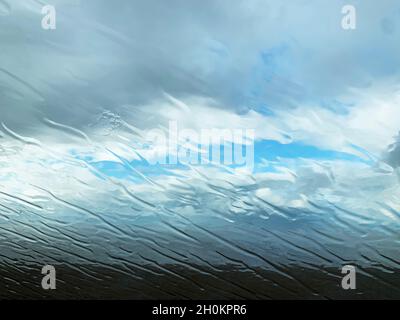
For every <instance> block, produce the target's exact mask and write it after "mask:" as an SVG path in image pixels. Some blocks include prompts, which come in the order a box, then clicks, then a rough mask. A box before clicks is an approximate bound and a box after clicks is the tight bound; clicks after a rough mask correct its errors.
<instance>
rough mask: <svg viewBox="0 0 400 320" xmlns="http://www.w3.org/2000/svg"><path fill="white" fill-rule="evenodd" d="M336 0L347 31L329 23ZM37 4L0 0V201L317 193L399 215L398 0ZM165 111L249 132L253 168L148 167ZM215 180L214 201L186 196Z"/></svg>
mask: <svg viewBox="0 0 400 320" xmlns="http://www.w3.org/2000/svg"><path fill="white" fill-rule="evenodd" d="M349 3H350V4H351V5H353V6H354V7H355V8H356V13H357V25H356V29H355V30H344V29H343V28H342V25H341V21H342V18H343V14H342V12H341V10H342V7H343V6H344V5H346V4H349ZM46 4H52V5H54V6H55V8H56V12H57V27H56V29H55V30H43V29H42V28H41V20H42V18H43V15H42V13H41V9H42V7H43V5H44V2H42V1H39V0H36V1H35V0H29V1H28V0H26V1H25V0H24V1H22V0H21V1H8V0H0V46H1V50H0V122H1V127H0V151H1V154H0V167H1V171H0V188H1V190H4V192H6V193H7V194H8V195H6V194H4V193H3V194H1V197H2V198H4V199H5V200H4V201H8V200H9V198H10V196H9V195H13V196H15V197H18V199H20V200H18V201H19V202H20V203H22V204H23V205H27V203H33V204H39V205H40V206H44V207H45V208H46V210H50V211H51V210H54V207H52V205H51V203H52V202H51V201H55V202H57V201H58V200H57V199H62V201H67V202H68V203H73V204H74V203H75V204H76V203H79V204H80V207H83V208H93V209H95V210H100V211H102V210H103V209H104V210H106V208H109V207H110V206H111V205H110V203H113V204H116V203H118V204H119V205H121V204H122V203H125V202H126V198H124V197H128V196H127V195H129V197H128V198H129V199H130V201H132V203H133V204H134V205H133V206H137V209H136V210H137V211H139V212H140V211H141V210H142V211H143V212H153V213H154V212H155V211H156V209H157V210H159V209H160V208H162V207H165V206H168V204H170V203H174V205H175V206H176V208H181V209H182V210H184V212H186V211H185V210H188V209H187V207H185V205H184V203H186V202H185V201H187V202H188V203H189V204H190V203H191V202H190V201H189V200H188V199H187V197H189V196H188V194H194V195H197V197H198V199H197V201H199V202H200V203H201V204H202V205H203V209H202V211H201V210H200V209H199V210H200V211H201V212H202V213H203V214H204V212H206V211H207V212H208V213H207V214H210V215H212V212H224V215H225V214H227V215H229V214H232V215H233V216H234V217H237V215H240V214H241V213H243V214H244V213H246V214H247V213H249V212H250V211H251V210H249V209H246V205H248V204H249V203H250V204H251V205H252V206H256V207H257V206H258V208H259V207H262V205H263V203H264V202H263V201H267V202H268V203H270V204H273V205H275V206H278V207H279V208H296V209H299V208H300V209H301V208H303V209H304V208H308V209H310V208H312V203H316V202H320V203H322V205H331V204H335V205H340V206H343V207H345V208H347V209H349V210H352V211H353V210H354V211H355V212H357V213H358V214H361V215H363V216H365V217H373V219H377V221H378V220H379V221H381V220H384V221H386V222H387V223H396V222H397V223H398V219H399V216H398V215H396V214H395V213H394V212H397V211H398V210H399V209H400V202H399V187H398V185H399V165H400V156H399V155H400V138H399V131H400V121H399V119H400V107H399V106H400V91H399V89H400V86H399V85H400V82H399V80H400V77H399V76H400V41H399V40H400V4H399V2H398V1H397V0H393V1H392V0H381V1H379V2H377V1H375V0H363V1H356V0H352V1H349V0H346V1H338V0H335V1H329V2H327V1H313V0H297V1H290V2H287V1H286V2H284V3H283V2H281V1H272V0H271V1H269V0H246V1H244V0H243V1H240V0H238V1H235V4H234V5H232V1H228V0H213V1H211V0H205V1H187V0H186V1H184V0H173V1H155V0H149V1H127V0H120V1H118V2H117V3H116V2H112V1H106V0H96V1H94V0H87V1H85V0H75V1H72V2H67V1H61V0H60V1H55V0H49V1H46ZM170 121H177V122H178V123H179V126H180V127H181V128H186V129H192V130H195V131H196V132H199V131H200V130H201V129H210V128H219V129H224V128H225V129H226V128H228V129H232V130H233V129H252V130H254V132H255V141H254V159H255V163H254V168H253V171H249V170H245V169H243V168H240V167H233V168H230V167H226V166H223V165H222V166H173V167H168V166H167V167H163V166H152V165H149V163H148V161H147V160H149V159H147V160H146V156H147V157H149V156H151V155H149V153H147V151H146V150H147V149H146V147H145V145H146V143H147V141H146V139H145V137H146V133H147V132H148V131H149V130H152V129H160V130H162V131H163V132H166V129H167V128H168V123H169V122H170ZM156 147H157V146H156ZM205 181H206V182H207V183H205ZM218 190H219V191H218ZM221 190H225V191H226V192H228V194H229V195H231V194H232V196H229V197H228V200H227V202H224V203H222V202H221V201H219V200H216V199H213V198H211V200H210V198H209V197H208V196H204V197H202V196H201V195H202V194H203V195H204V194H208V193H210V194H213V193H214V195H215V196H216V197H217V194H218V193H219V192H221ZM49 192H50V193H49ZM235 192H238V194H237V198H235V197H234V193H235ZM132 194H133V196H132ZM48 197H50V198H51V199H52V200H51V201H50V200H49V199H48ZM189 198H190V199H191V201H194V202H193V203H195V202H196V197H195V196H193V198H191V197H189ZM7 199H8V200H7ZM21 199H22V200H23V201H22V200H21ZM46 199H47V200H46ZM124 199H125V200H124ZM14 200H15V198H14ZM24 201H26V202H24ZM49 201H50V202H49ZM108 202H110V203H108ZM57 203H59V201H58V202H57ZM193 203H191V206H192V211H191V213H192V214H194V213H197V212H198V211H199V210H198V209H197V207H196V205H194V204H193ZM64 204H65V202H64ZM125 204H126V203H125ZM189 206H190V205H189ZM117 207H118V206H117ZM75 209H76V208H75ZM146 210H147V211H146ZM261 211H262V210H261ZM164 213H165V212H164ZM228 213H229V214H228ZM63 214H64V213H63ZM188 214H189V213H188ZM120 215H122V216H123V213H122V211H121V212H120ZM96 217H97V216H94V219H97V218H98V217H97V218H96ZM64 218H65V217H63V219H64ZM225 218H226V219H233V220H235V219H236V218H232V217H230V218H229V217H226V216H224V219H225ZM121 219H122V218H121ZM100 221H102V220H101V218H100Z"/></svg>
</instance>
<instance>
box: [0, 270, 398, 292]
mask: <svg viewBox="0 0 400 320" xmlns="http://www.w3.org/2000/svg"><path fill="white" fill-rule="evenodd" d="M55 267H56V270H57V288H56V290H49V291H46V290H43V289H42V288H41V279H42V274H41V267H39V266H33V265H30V266H27V265H24V266H17V265H15V266H14V265H9V264H8V265H1V268H0V279H1V280H0V281H1V290H0V299H400V270H388V269H379V268H358V270H357V289H356V290H343V289H342V288H341V279H342V275H341V272H340V269H339V268H322V269H321V268H318V267H316V269H315V270H312V269H304V268H295V267H292V268H285V270H284V272H273V271H267V270H264V269H262V268H249V269H246V270H243V269H239V268H237V267H236V266H233V265H225V266H218V267H216V266H207V267H206V266H196V265H190V266H189V265H188V266H176V265H159V266H157V268H155V267H154V266H139V265H132V264H131V265H129V266H128V265H121V266H120V265H118V266H94V265H74V266H70V265H55Z"/></svg>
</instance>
